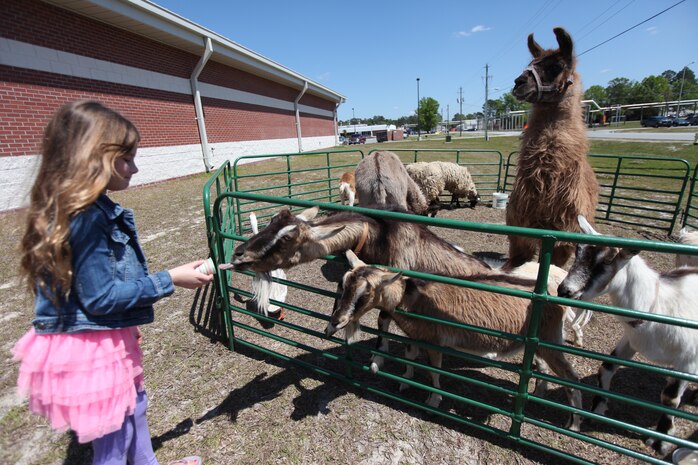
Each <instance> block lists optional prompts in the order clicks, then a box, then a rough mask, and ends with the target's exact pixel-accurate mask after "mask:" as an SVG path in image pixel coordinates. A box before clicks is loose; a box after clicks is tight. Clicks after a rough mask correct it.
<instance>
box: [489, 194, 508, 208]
mask: <svg viewBox="0 0 698 465" xmlns="http://www.w3.org/2000/svg"><path fill="white" fill-rule="evenodd" d="M507 203H509V194H507V193H504V192H493V193H492V208H498V209H500V210H504V209H505V208H507Z"/></svg>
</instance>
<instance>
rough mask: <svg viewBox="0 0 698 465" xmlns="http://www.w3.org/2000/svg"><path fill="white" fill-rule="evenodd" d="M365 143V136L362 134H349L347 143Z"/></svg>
mask: <svg viewBox="0 0 698 465" xmlns="http://www.w3.org/2000/svg"><path fill="white" fill-rule="evenodd" d="M365 143H366V136H363V135H361V134H357V133H354V134H352V135H351V136H349V145H354V144H365Z"/></svg>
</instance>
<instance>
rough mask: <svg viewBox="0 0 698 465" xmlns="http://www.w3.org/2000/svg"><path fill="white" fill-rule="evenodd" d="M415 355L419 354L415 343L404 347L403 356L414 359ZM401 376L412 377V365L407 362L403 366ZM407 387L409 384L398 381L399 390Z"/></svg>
mask: <svg viewBox="0 0 698 465" xmlns="http://www.w3.org/2000/svg"><path fill="white" fill-rule="evenodd" d="M417 355H419V347H417V346H416V345H415V344H410V345H408V346H407V348H406V349H405V358H406V359H408V360H414V359H416V358H417ZM402 377H403V378H407V379H412V378H413V377H414V366H413V365H410V364H409V363H408V364H407V366H406V367H405V372H404V373H403V374H402ZM408 387H410V385H409V384H407V383H400V392H402V391H404V390H405V389H407V388H408Z"/></svg>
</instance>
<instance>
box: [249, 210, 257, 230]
mask: <svg viewBox="0 0 698 465" xmlns="http://www.w3.org/2000/svg"><path fill="white" fill-rule="evenodd" d="M250 228H252V234H258V233H259V227H258V226H257V215H255V214H254V213H250Z"/></svg>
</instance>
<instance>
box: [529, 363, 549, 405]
mask: <svg viewBox="0 0 698 465" xmlns="http://www.w3.org/2000/svg"><path fill="white" fill-rule="evenodd" d="M533 364H534V366H535V367H536V369H537V370H538V371H540V372H541V373H545V374H548V373H550V367H549V366H548V364H547V362H546V361H545V360H543V358H542V357H540V356H539V355H538V354H535V355H534V356H533ZM547 392H548V382H547V381H546V380H543V379H539V378H536V387H535V388H534V389H533V395H534V396H538V397H544V396H545V394H546V393H547Z"/></svg>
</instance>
